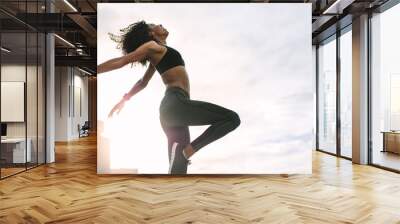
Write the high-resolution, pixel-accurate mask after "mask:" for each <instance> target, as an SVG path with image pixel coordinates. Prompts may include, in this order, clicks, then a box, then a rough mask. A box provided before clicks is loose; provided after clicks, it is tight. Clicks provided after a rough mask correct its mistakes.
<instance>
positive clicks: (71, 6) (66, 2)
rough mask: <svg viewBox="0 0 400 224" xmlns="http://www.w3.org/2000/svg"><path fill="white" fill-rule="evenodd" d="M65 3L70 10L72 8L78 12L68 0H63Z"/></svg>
mask: <svg viewBox="0 0 400 224" xmlns="http://www.w3.org/2000/svg"><path fill="white" fill-rule="evenodd" d="M64 2H65V4H67V5H68V6H69V7H70V8H71V9H72V10H74V11H75V12H78V10H77V9H76V8H75V7H74V6H73V5H72V4H71V3H70V2H69V1H68V0H64Z"/></svg>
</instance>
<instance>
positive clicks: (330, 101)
mask: <svg viewBox="0 0 400 224" xmlns="http://www.w3.org/2000/svg"><path fill="white" fill-rule="evenodd" d="M318 75H319V77H318V92H319V95H318V107H319V108H318V113H319V122H318V123H319V124H318V128H319V129H318V132H319V133H318V136H319V138H318V143H319V145H318V146H319V149H321V150H324V151H327V152H331V153H336V40H335V39H334V40H332V41H330V42H328V43H326V44H324V45H320V46H319V48H318Z"/></svg>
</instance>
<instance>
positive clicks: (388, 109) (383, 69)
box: [370, 5, 400, 171]
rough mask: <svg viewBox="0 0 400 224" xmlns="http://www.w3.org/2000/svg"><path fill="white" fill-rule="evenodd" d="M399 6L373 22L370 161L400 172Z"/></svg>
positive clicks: (374, 18) (375, 18) (372, 20)
mask: <svg viewBox="0 0 400 224" xmlns="http://www.w3.org/2000/svg"><path fill="white" fill-rule="evenodd" d="M399 21H400V5H396V6H394V7H392V8H390V9H388V10H387V11H384V12H383V13H380V14H374V15H373V17H372V18H371V34H372V37H371V40H372V43H371V44H372V49H371V53H372V55H371V58H372V72H371V109H372V111H371V120H372V125H371V137H372V139H371V140H372V154H371V155H370V156H371V160H372V163H373V164H375V165H379V166H383V167H386V168H390V169H394V170H398V171H400V103H399V102H400V63H399V52H400V43H399V40H400V33H399V32H398V28H397V27H398V22H399Z"/></svg>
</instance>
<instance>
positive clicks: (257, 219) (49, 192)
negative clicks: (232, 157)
mask: <svg viewBox="0 0 400 224" xmlns="http://www.w3.org/2000/svg"><path fill="white" fill-rule="evenodd" d="M56 151H57V154H56V158H57V161H56V163H55V164H51V165H46V166H41V167H39V168H36V169H33V170H29V171H28V172H26V173H22V174H19V175H17V176H13V177H10V178H8V179H5V180H2V181H0V223H44V222H47V223H213V224H214V223H373V224H376V223H385V224H386V223H400V175H399V174H395V173H391V172H388V171H384V170H380V169H377V168H374V167H369V166H360V165H353V164H351V162H350V161H348V160H343V159H337V158H335V157H333V156H330V155H326V154H323V153H320V152H314V153H313V174H312V175H310V176H308V175H289V176H288V175H237V176H232V175H225V176H223V175H222V176H221V175H218V176H212V175H209V176H188V177H169V176H150V175H148V176H143V175H141V176H129V175H109V176H104V175H102V176H99V175H96V139H95V137H89V138H84V139H82V140H80V141H75V142H70V143H68V144H57V147H56Z"/></svg>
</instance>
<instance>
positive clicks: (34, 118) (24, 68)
mask: <svg viewBox="0 0 400 224" xmlns="http://www.w3.org/2000/svg"><path fill="white" fill-rule="evenodd" d="M0 6H1V7H5V8H7V9H14V11H15V15H16V16H17V17H18V16H21V15H22V16H23V15H24V14H23V13H25V12H29V13H42V12H44V10H43V9H44V8H43V6H44V1H1V3H0ZM21 13H22V14H21ZM4 21H6V22H4ZM0 26H1V27H0V46H1V57H0V72H1V73H0V81H1V85H0V90H1V91H0V92H1V99H0V102H1V105H0V111H1V115H0V118H1V133H2V138H1V144H0V178H5V177H7V176H10V175H13V174H16V173H19V172H22V171H24V170H26V169H29V168H32V167H36V166H37V165H39V164H43V163H44V162H45V92H46V91H45V66H44V65H45V58H46V53H45V41H46V40H45V35H44V33H40V31H38V30H36V29H35V28H34V27H31V26H29V25H27V24H25V23H23V22H21V21H19V20H17V19H15V18H13V17H12V16H10V15H8V14H5V13H3V12H0Z"/></svg>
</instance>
